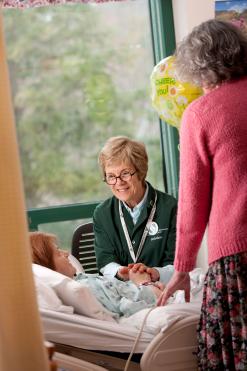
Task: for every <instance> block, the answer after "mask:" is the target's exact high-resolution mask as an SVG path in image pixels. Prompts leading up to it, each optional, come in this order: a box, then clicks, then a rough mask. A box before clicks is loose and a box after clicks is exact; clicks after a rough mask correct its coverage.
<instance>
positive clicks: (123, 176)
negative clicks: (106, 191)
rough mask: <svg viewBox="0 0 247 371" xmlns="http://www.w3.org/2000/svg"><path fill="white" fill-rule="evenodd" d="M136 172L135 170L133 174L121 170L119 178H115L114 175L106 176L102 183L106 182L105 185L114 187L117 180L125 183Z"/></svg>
mask: <svg viewBox="0 0 247 371" xmlns="http://www.w3.org/2000/svg"><path fill="white" fill-rule="evenodd" d="M136 172H137V170H135V171H134V172H133V173H131V172H130V171H128V170H123V171H121V173H120V175H119V176H115V175H111V174H110V175H106V176H105V179H103V180H104V182H106V183H107V184H109V185H115V184H116V183H117V180H118V179H121V180H123V181H124V182H127V181H128V180H130V179H131V178H132V176H133V175H134V174H135V173H136Z"/></svg>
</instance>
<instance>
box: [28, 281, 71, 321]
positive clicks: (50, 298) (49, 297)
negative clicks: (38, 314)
mask: <svg viewBox="0 0 247 371" xmlns="http://www.w3.org/2000/svg"><path fill="white" fill-rule="evenodd" d="M35 288H36V295H37V300H38V305H39V308H41V309H48V310H55V311H57V312H63V313H69V314H72V313H74V308H73V307H71V306H67V305H63V303H62V302H61V300H60V299H59V297H58V296H57V294H56V293H55V291H54V290H53V289H52V288H51V287H50V286H48V285H46V284H45V283H44V282H43V281H42V280H41V279H40V278H38V277H35Z"/></svg>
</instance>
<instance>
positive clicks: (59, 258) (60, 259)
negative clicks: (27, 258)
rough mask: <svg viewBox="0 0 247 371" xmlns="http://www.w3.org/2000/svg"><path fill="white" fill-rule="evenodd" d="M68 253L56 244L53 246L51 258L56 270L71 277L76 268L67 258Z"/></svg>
mask: <svg viewBox="0 0 247 371" xmlns="http://www.w3.org/2000/svg"><path fill="white" fill-rule="evenodd" d="M68 256H69V253H68V252H67V251H63V250H60V249H58V247H57V246H56V245H54V246H53V260H54V264H55V269H56V271H57V272H59V273H62V274H64V275H65V276H67V277H71V278H72V277H73V276H74V274H75V273H76V269H75V268H74V267H73V265H72V264H71V263H70V261H69V259H68Z"/></svg>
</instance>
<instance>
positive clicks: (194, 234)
mask: <svg viewBox="0 0 247 371" xmlns="http://www.w3.org/2000/svg"><path fill="white" fill-rule="evenodd" d="M198 116H199V115H198V114H197V113H196V112H194V111H193V109H191V108H190V107H188V109H187V110H186V111H185V112H184V115H183V122H182V127H181V133H180V181H179V202H178V217H177V241H176V252H175V261H174V266H175V269H176V270H178V271H181V272H188V271H191V270H192V269H193V268H194V266H195V263H196V256H197V253H198V250H199V247H200V243H201V240H202V237H203V234H204V231H205V228H206V226H207V222H208V218H209V212H210V207H211V159H210V155H209V151H208V148H207V136H206V134H205V133H206V124H205V122H204V123H203V122H202V118H201V117H198Z"/></svg>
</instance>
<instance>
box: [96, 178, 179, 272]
mask: <svg viewBox="0 0 247 371" xmlns="http://www.w3.org/2000/svg"><path fill="white" fill-rule="evenodd" d="M156 192H157V205H156V212H155V215H154V218H153V221H154V222H156V223H157V224H158V227H159V230H158V233H157V234H156V235H152V236H151V235H147V238H146V241H145V243H144V246H143V249H142V252H141V254H140V256H139V259H138V262H141V263H144V264H146V265H147V266H149V267H163V266H165V265H168V264H173V260H174V252H175V239H176V211H177V201H176V199H175V198H173V197H172V196H169V195H168V194H166V193H163V192H160V191H158V190H156ZM154 199H155V190H154V188H153V187H152V186H151V185H150V184H149V191H148V195H147V200H146V203H145V206H144V207H143V209H142V212H141V214H140V216H139V218H138V220H137V223H136V224H135V225H134V223H133V221H132V218H131V216H130V214H129V212H128V211H127V210H126V208H125V207H124V206H122V210H123V214H124V219H125V223H126V225H127V228H128V232H129V236H130V239H131V241H132V245H133V248H134V251H135V254H136V252H137V250H138V247H139V244H140V241H141V237H142V234H143V231H144V228H145V226H146V222H147V220H148V217H149V214H150V212H151V209H152V206H153V202H154ZM118 202H119V200H118V199H117V198H116V197H114V196H113V197H111V198H109V199H107V200H106V201H104V202H103V203H101V204H100V205H99V206H97V208H96V209H95V211H94V216H93V221H94V234H95V245H94V248H95V254H96V259H97V265H98V269H99V270H100V269H101V268H103V267H104V266H106V265H107V264H109V263H112V262H115V263H118V264H120V265H122V266H127V265H128V264H129V263H133V260H132V258H131V255H130V253H129V249H128V245H127V242H126V238H125V235H124V232H123V229H122V225H121V221H120V216H119V209H118Z"/></svg>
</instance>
